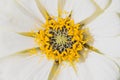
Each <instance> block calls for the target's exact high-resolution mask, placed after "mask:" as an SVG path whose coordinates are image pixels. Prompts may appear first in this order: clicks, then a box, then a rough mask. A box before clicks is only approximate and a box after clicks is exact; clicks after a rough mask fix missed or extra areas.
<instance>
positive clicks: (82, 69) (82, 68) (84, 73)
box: [77, 62, 94, 80]
mask: <svg viewBox="0 0 120 80" xmlns="http://www.w3.org/2000/svg"><path fill="white" fill-rule="evenodd" d="M77 72H78V78H79V79H78V80H94V79H93V75H92V74H91V71H90V69H89V67H88V66H87V64H86V62H84V63H78V64H77Z"/></svg>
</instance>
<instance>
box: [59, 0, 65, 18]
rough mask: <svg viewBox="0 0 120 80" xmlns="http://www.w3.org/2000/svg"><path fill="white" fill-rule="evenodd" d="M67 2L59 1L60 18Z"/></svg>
mask: <svg viewBox="0 0 120 80" xmlns="http://www.w3.org/2000/svg"><path fill="white" fill-rule="evenodd" d="M65 4H66V0H58V16H59V17H61V15H62V12H63V9H64V6H65Z"/></svg>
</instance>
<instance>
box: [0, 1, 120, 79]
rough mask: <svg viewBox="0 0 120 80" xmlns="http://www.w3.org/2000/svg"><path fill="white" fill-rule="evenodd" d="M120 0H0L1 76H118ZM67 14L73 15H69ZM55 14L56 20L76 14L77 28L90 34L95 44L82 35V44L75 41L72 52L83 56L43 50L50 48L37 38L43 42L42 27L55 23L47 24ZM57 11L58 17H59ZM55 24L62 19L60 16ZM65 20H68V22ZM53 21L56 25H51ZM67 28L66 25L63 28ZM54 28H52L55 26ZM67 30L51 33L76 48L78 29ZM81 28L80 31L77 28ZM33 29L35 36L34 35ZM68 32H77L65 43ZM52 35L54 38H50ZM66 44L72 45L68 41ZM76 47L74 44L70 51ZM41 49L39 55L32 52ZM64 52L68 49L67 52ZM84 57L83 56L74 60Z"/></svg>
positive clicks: (58, 42) (119, 58) (116, 77)
mask: <svg viewBox="0 0 120 80" xmlns="http://www.w3.org/2000/svg"><path fill="white" fill-rule="evenodd" d="M40 2H41V3H40ZM41 4H42V5H41ZM98 4H99V6H98ZM119 4H120V1H119V0H113V1H112V0H108V1H107V0H105V1H102V0H95V1H94V0H79V1H78V0H74V1H73V0H66V1H65V0H54V1H52V0H40V1H39V0H0V80H119V79H120V50H119V47H120V36H119V34H120V27H119V26H120V19H119V17H118V16H117V14H116V13H117V12H120V11H119V10H120V5H119ZM57 6H58V7H57ZM44 7H45V8H44ZM94 12H95V13H94ZM68 15H69V17H66V16H68ZM91 15H92V16H91ZM51 16H54V17H55V18H54V19H60V18H61V17H64V18H65V19H67V18H70V19H69V20H71V19H72V20H74V22H75V23H79V24H80V25H77V27H79V26H80V27H85V28H83V29H80V30H81V32H82V31H83V33H84V32H85V34H84V35H83V34H82V33H81V34H80V35H81V36H83V37H91V35H92V38H93V39H94V41H93V44H92V42H91V41H89V40H88V41H85V40H82V39H83V38H82V39H81V40H77V41H78V42H79V45H81V46H82V47H81V46H78V45H75V49H76V53H74V54H75V55H77V54H80V56H79V57H78V56H77V57H73V56H75V55H71V54H69V56H70V57H67V59H63V58H64V57H61V56H60V58H58V57H57V58H56V57H55V56H50V57H48V56H49V54H52V53H53V52H54V51H53V52H51V53H49V54H47V53H44V54H43V52H47V51H48V50H49V49H48V48H47V49H46V51H45V50H44V49H42V48H41V45H39V46H38V44H39V43H40V44H42V43H41V42H40V41H41V38H42V37H41V35H42V33H41V31H42V30H41V29H42V26H44V25H45V26H51V24H50V25H49V24H48V23H49V22H51V21H50V20H51V19H53V18H52V17H51ZM56 16H58V17H57V18H56ZM49 19H50V20H49ZM62 20H63V19H62ZM67 20H68V19H67ZM69 20H68V21H69ZM47 22H48V23H47ZM61 22H63V21H61ZM57 23H58V24H60V22H59V21H58V22H57ZM71 23H72V22H71ZM43 24H44V25H43ZM58 24H57V26H58V27H59V28H60V25H63V23H62V24H60V25H58ZM66 24H67V23H64V25H66ZM75 25H76V24H74V26H75ZM45 26H44V27H45ZM55 26H56V24H55V25H54V26H53V27H55ZM69 26H70V25H68V26H67V27H69ZM72 26H73V25H72ZM72 26H70V27H72ZM62 27H63V26H62ZM67 27H66V26H65V29H66V28H67ZM50 28H51V27H50ZM50 28H48V30H51V29H50ZM59 28H57V30H59ZM72 28H73V27H72ZM86 28H89V32H90V33H89V32H88V31H84V29H86ZM45 29H46V28H45ZM75 29H76V27H75ZM38 30H40V31H38ZM52 30H53V31H55V30H54V29H52ZM67 31H68V32H70V33H69V34H68V33H67V34H66V33H65V34H64V35H62V36H61V34H62V32H63V31H61V32H60V35H58V34H57V37H56V35H52V36H53V37H54V38H55V39H56V43H57V44H62V45H63V44H66V45H68V46H69V47H72V49H74V44H75V43H76V42H77V41H76V39H80V37H79V38H76V36H78V34H77V32H74V35H73V33H72V34H71V31H70V29H67ZM77 31H78V32H79V30H77ZM34 32H35V35H34V38H35V39H33V38H31V37H33V33H34ZM56 32H57V31H56ZM39 34H40V35H39ZM70 34H71V35H72V36H73V37H75V38H73V37H72V39H70V40H71V41H72V40H73V41H76V42H75V43H72V42H71V45H69V44H68V43H67V39H68V38H70ZM75 34H77V35H75ZM87 34H89V36H87ZM23 35H24V36H23ZM26 36H27V37H26ZM66 36H67V37H66ZM92 38H89V39H90V40H91V39H92ZM44 39H45V38H44ZM86 39H87V38H86ZM49 40H50V41H52V39H51V38H49ZM35 42H36V43H37V44H36V43H35ZM43 43H44V42H43ZM89 43H90V44H89ZM51 45H54V44H51ZM57 46H58V45H57ZM39 47H40V48H39ZM45 48H46V47H45ZM53 48H56V47H53V46H52V50H53ZM63 48H64V49H65V50H66V49H68V47H67V48H66V47H65V46H63ZM36 49H37V50H36ZM40 49H41V50H40ZM72 49H71V48H70V50H72ZM86 49H87V50H90V51H89V52H88V53H86V54H87V55H86V54H85V52H84V51H86ZM38 50H39V52H37V53H38V54H33V53H36V51H38ZM55 50H57V51H58V53H59V55H61V54H62V53H63V52H64V51H62V52H61V48H60V49H55ZM78 51H81V52H78ZM82 51H83V52H82ZM65 52H66V53H67V51H65ZM71 52H72V51H71ZM74 52H75V51H74ZM81 53H82V54H81ZM84 54H85V55H84ZM67 55H68V53H67ZM46 56H47V57H46ZM71 56H72V58H71ZM48 58H50V59H48ZM78 58H79V59H78ZM83 58H84V61H81V62H76V61H77V60H83ZM51 59H52V60H51ZM60 59H61V62H60ZM54 61H55V62H54ZM68 62H70V64H69V63H68ZM71 64H72V65H71Z"/></svg>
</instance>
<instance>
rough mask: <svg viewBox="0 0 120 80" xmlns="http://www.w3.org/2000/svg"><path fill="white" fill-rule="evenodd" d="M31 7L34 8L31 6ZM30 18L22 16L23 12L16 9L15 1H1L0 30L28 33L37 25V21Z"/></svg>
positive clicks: (26, 15)
mask: <svg viewBox="0 0 120 80" xmlns="http://www.w3.org/2000/svg"><path fill="white" fill-rule="evenodd" d="M28 4H29V3H28ZM31 7H33V8H34V6H32V5H31ZM26 13H27V12H26ZM32 16H33V15H28V14H24V10H23V11H22V10H20V9H19V8H18V6H17V4H16V3H15V0H1V2H0V28H5V29H7V30H14V31H30V30H32V29H34V28H35V24H37V23H38V19H36V18H34V19H33V17H32Z"/></svg>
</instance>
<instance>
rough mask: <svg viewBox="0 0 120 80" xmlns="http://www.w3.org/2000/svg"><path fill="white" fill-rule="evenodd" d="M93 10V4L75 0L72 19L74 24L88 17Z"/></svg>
mask: <svg viewBox="0 0 120 80" xmlns="http://www.w3.org/2000/svg"><path fill="white" fill-rule="evenodd" d="M94 10H95V7H94V6H93V4H91V2H90V1H88V0H75V1H74V8H73V18H74V20H75V22H76V23H78V22H80V21H81V20H84V19H85V18H87V17H89V16H90V15H91V14H92V13H93V12H94Z"/></svg>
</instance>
